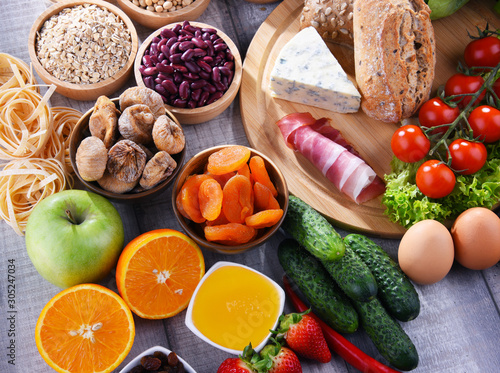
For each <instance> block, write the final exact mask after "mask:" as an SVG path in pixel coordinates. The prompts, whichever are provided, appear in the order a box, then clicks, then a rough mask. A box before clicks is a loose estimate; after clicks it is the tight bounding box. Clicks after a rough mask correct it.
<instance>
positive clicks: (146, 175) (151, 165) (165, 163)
mask: <svg viewBox="0 0 500 373" xmlns="http://www.w3.org/2000/svg"><path fill="white" fill-rule="evenodd" d="M176 167H177V162H176V161H175V159H173V158H172V157H171V156H170V154H168V153H167V152H166V151H163V150H162V151H159V152H158V153H156V154H155V155H154V157H153V158H151V159H150V160H149V162H148V163H146V167H144V171H143V172H142V177H141V179H140V180H139V184H140V185H141V187H143V188H144V189H151V188H152V187H154V186H155V185H157V184H159V183H161V182H162V181H164V180H165V179H166V178H167V177H169V176H170V175H172V172H174V170H175V168H176Z"/></svg>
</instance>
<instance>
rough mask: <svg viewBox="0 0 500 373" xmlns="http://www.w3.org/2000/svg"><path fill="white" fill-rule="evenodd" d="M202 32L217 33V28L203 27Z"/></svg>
mask: <svg viewBox="0 0 500 373" xmlns="http://www.w3.org/2000/svg"><path fill="white" fill-rule="evenodd" d="M201 31H202V32H208V33H209V34H216V33H217V30H216V29H214V28H211V27H202V28H201Z"/></svg>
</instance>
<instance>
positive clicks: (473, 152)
mask: <svg viewBox="0 0 500 373" xmlns="http://www.w3.org/2000/svg"><path fill="white" fill-rule="evenodd" d="M449 149H450V154H451V167H452V168H453V169H454V170H455V171H456V172H458V173H459V174H462V175H470V174H473V173H475V172H477V171H479V170H480V169H481V168H482V167H483V166H484V164H485V163H486V158H487V156H488V153H487V152H486V146H484V144H483V143H482V142H472V141H468V140H464V139H457V140H454V141H453V142H452V143H451V144H450V146H449Z"/></svg>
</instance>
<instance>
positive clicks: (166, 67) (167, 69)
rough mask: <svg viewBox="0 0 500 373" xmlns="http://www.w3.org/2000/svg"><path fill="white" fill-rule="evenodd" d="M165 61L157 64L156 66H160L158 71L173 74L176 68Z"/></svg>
mask: <svg viewBox="0 0 500 373" xmlns="http://www.w3.org/2000/svg"><path fill="white" fill-rule="evenodd" d="M164 62H165V63H164ZM164 62H162V63H159V64H158V65H156V67H157V68H158V71H159V72H161V73H165V74H173V73H174V68H173V67H172V66H170V65H169V64H168V62H167V60H165V61H164Z"/></svg>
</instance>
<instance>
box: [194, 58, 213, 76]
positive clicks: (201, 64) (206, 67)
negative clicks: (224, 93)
mask: <svg viewBox="0 0 500 373" xmlns="http://www.w3.org/2000/svg"><path fill="white" fill-rule="evenodd" d="M197 64H198V66H199V67H201V68H202V69H203V70H205V71H206V72H207V73H210V72H212V66H210V65H209V64H208V63H206V62H205V61H204V60H202V61H198V62H197Z"/></svg>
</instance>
